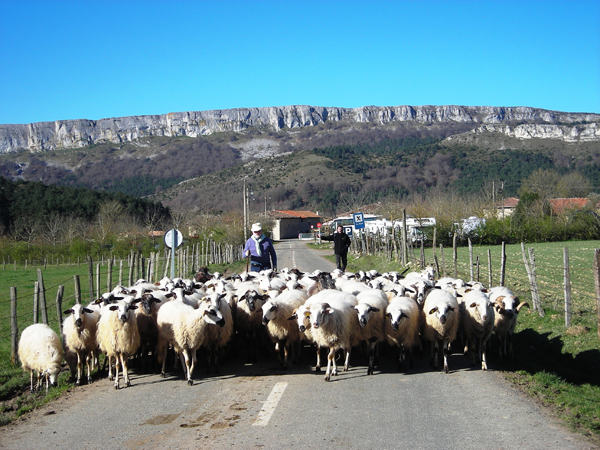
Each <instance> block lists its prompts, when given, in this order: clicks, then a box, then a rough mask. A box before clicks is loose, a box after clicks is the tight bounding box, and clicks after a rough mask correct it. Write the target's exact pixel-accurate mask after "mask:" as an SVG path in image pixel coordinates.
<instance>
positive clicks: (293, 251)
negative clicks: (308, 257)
mask: <svg viewBox="0 0 600 450" xmlns="http://www.w3.org/2000/svg"><path fill="white" fill-rule="evenodd" d="M292 269H296V250H293V249H292Z"/></svg>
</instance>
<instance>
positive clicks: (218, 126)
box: [0, 105, 600, 154]
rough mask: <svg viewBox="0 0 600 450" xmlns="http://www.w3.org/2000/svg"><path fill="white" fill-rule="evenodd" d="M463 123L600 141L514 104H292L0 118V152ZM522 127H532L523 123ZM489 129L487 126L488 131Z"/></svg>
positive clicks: (594, 127)
mask: <svg viewBox="0 0 600 450" xmlns="http://www.w3.org/2000/svg"><path fill="white" fill-rule="evenodd" d="M336 122H345V123H357V124H359V123H360V124H365V123H372V124H374V125H385V124H392V123H398V124H413V125H428V124H429V125H431V124H462V125H464V126H469V125H470V126H472V130H471V131H473V130H475V129H477V128H480V129H481V128H483V127H492V128H493V129H494V131H497V132H502V133H505V134H507V135H510V133H512V134H513V135H515V136H516V137H518V138H520V139H528V138H550V139H559V140H565V141H567V142H577V141H579V140H587V141H590V140H591V141H596V140H599V141H600V114H595V113H569V112H561V111H551V110H545V109H541V108H533V107H525V106H516V107H502V106H460V105H440V106H435V105H424V106H410V105H400V106H361V107H358V108H341V107H323V106H309V105H289V106H280V107H262V108H233V109H224V110H209V111H188V112H177V113H167V114H160V115H145V116H127V117H116V118H114V117H113V118H107V119H100V120H88V119H74V120H57V121H49V122H36V123H30V124H4V125H2V124H0V154H7V153H17V152H23V151H28V152H31V153H39V152H45V151H50V150H59V149H68V148H83V147H87V146H90V145H94V144H98V143H126V142H135V141H137V140H138V139H140V138H144V137H156V136H164V137H177V136H188V137H199V136H207V135H211V134H214V133H219V132H236V133H239V132H244V131H246V130H248V129H250V128H260V129H269V130H272V131H275V132H279V131H282V130H286V129H289V130H294V129H301V128H306V127H312V126H316V125H322V124H326V123H336ZM524 125H528V126H527V127H525V126H524ZM484 131H490V129H488V130H484Z"/></svg>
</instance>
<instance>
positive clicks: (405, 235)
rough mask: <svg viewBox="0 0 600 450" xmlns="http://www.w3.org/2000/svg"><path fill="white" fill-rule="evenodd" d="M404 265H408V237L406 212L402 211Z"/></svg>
mask: <svg viewBox="0 0 600 450" xmlns="http://www.w3.org/2000/svg"><path fill="white" fill-rule="evenodd" d="M401 239H402V265H403V266H406V265H407V264H408V237H407V227H406V210H405V209H403V210H402V237H401Z"/></svg>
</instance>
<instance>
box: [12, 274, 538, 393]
mask: <svg viewBox="0 0 600 450" xmlns="http://www.w3.org/2000/svg"><path fill="white" fill-rule="evenodd" d="M525 305H527V303H521V302H520V301H519V299H518V297H516V296H515V295H514V294H513V293H512V292H511V291H510V290H509V289H507V288H505V287H501V286H499V287H494V288H491V289H489V290H488V289H485V288H484V286H483V285H482V284H480V283H465V282H464V281H463V280H460V279H454V278H440V279H437V280H436V279H435V271H434V270H433V268H431V267H428V268H426V269H425V270H423V271H422V272H411V273H408V274H406V275H405V276H403V275H402V274H400V273H398V272H388V273H384V274H379V273H377V272H376V271H370V272H362V271H359V272H357V273H348V272H346V273H344V272H341V271H339V270H335V271H333V272H331V273H328V272H321V271H315V272H313V273H312V274H305V273H301V272H300V271H298V270H297V269H283V270H281V272H278V273H277V272H274V271H272V270H267V271H263V272H258V273H255V272H249V273H248V272H244V273H243V274H241V275H234V276H232V277H229V278H227V279H224V278H223V277H222V276H221V274H219V273H214V274H210V273H209V272H208V270H207V269H206V268H203V270H201V271H200V272H198V273H197V274H196V275H195V277H194V279H188V280H185V279H181V278H177V279H169V278H164V279H163V280H161V281H160V282H159V283H148V282H146V281H145V280H139V281H138V282H137V283H136V284H135V285H134V286H131V287H127V288H126V287H122V286H118V287H117V288H115V289H114V290H113V291H112V292H108V293H105V294H103V295H102V297H101V298H100V299H98V300H96V301H95V302H93V303H91V304H89V305H87V306H83V305H81V304H75V305H74V306H73V307H72V308H71V309H69V310H67V311H65V314H68V317H67V318H66V319H65V320H64V323H63V326H62V330H63V331H62V342H61V339H60V338H59V336H58V335H57V334H56V333H55V332H54V331H53V330H52V329H51V328H50V327H48V326H47V325H43V324H35V325H31V326H29V327H27V328H26V329H25V330H24V331H23V333H22V335H21V339H20V341H19V359H20V360H21V363H22V366H23V369H24V370H26V371H29V372H30V381H31V391H32V392H33V391H34V390H35V389H36V388H39V387H40V386H41V384H42V380H43V379H45V381H46V389H48V385H49V384H52V385H55V384H56V381H57V376H58V374H59V372H60V370H61V364H62V360H63V357H64V359H65V360H66V361H67V363H68V365H69V367H70V369H71V373H72V374H73V376H74V377H75V378H76V384H77V385H79V384H80V383H81V378H82V376H83V369H84V365H85V368H86V374H87V382H88V383H91V381H92V376H91V373H92V371H93V370H94V369H95V367H96V366H97V365H98V356H99V353H100V352H102V353H104V354H105V356H106V357H105V360H104V362H105V365H106V363H108V376H109V379H110V380H114V387H115V389H118V388H119V378H120V374H119V368H120V369H121V372H122V374H123V379H124V383H125V386H130V384H131V382H130V379H129V374H128V362H129V361H130V360H131V359H132V358H134V357H135V358H136V361H149V362H150V363H154V362H158V363H159V364H161V365H162V369H161V373H162V375H163V376H166V363H167V360H168V358H167V356H168V351H169V350H170V349H172V350H173V351H174V352H175V354H176V355H178V357H179V358H177V357H176V358H175V370H176V369H177V363H178V359H179V360H180V361H181V364H182V366H183V370H184V375H185V378H186V380H187V383H188V384H189V385H192V384H193V373H194V368H195V365H196V362H197V352H198V350H199V349H203V350H204V351H205V353H206V355H207V357H208V362H207V364H208V369H209V370H210V369H213V368H214V369H215V370H218V364H219V357H220V355H222V354H223V352H224V351H227V350H231V347H232V346H233V347H235V348H236V349H240V348H241V347H243V348H244V351H245V352H246V355H247V356H248V358H249V362H255V361H256V358H257V355H258V354H259V352H260V351H261V348H262V347H261V346H262V345H263V338H264V337H265V336H268V337H269V338H270V341H271V342H272V343H274V344H275V349H276V351H277V352H278V356H279V361H280V364H281V365H282V366H283V367H287V366H288V365H289V364H290V359H291V360H292V362H296V360H297V356H298V354H299V348H300V346H301V344H302V343H303V342H305V343H306V342H309V343H312V344H314V347H315V349H316V371H317V372H319V371H321V358H320V357H321V354H320V353H321V352H320V351H321V348H326V349H328V354H327V369H326V372H325V380H327V381H329V380H330V379H331V376H335V375H337V374H338V367H337V363H336V353H337V352H338V351H340V350H341V351H343V352H344V371H346V370H348V367H349V364H350V355H351V351H352V349H353V348H354V347H357V346H358V345H360V344H361V343H364V344H363V345H366V349H367V354H368V369H367V374H368V375H370V374H373V373H374V368H375V364H376V359H377V358H376V357H377V354H378V350H379V346H381V345H385V344H388V345H390V346H392V347H395V348H397V355H398V356H397V359H395V361H396V362H397V364H398V369H399V370H401V369H406V367H407V364H410V365H412V352H413V350H414V349H421V350H422V349H423V344H424V343H426V342H429V343H430V347H431V365H432V366H433V367H434V368H435V369H438V367H439V366H440V365H441V364H442V363H443V368H444V371H445V372H446V373H448V371H449V366H448V356H449V354H450V345H451V343H452V342H453V341H455V340H456V339H457V338H460V341H461V342H462V343H464V351H465V354H467V355H468V356H469V358H470V362H471V364H472V365H475V364H476V361H478V362H480V363H481V368H482V369H483V370H487V362H486V349H487V347H488V340H489V338H490V336H491V335H492V333H495V334H496V335H497V336H498V341H499V353H500V355H501V356H502V357H512V333H513V331H514V329H515V325H516V322H517V315H518V313H519V310H520V309H521V308H522V307H523V306H525ZM63 346H64V350H63ZM113 362H114V375H113ZM34 371H36V372H37V374H38V377H37V384H36V385H35V386H34V380H33V377H34V376H33V374H34Z"/></svg>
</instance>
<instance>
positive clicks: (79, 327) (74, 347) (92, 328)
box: [62, 303, 100, 386]
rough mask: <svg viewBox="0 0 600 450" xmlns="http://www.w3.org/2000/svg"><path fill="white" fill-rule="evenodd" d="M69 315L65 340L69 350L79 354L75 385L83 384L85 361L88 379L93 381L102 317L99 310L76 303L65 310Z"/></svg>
mask: <svg viewBox="0 0 600 450" xmlns="http://www.w3.org/2000/svg"><path fill="white" fill-rule="evenodd" d="M64 314H69V316H68V317H67V318H66V319H65V320H64V322H63V331H62V333H63V342H64V344H65V349H67V352H74V353H75V354H76V356H77V379H76V381H75V385H76V386H79V385H80V384H81V371H82V368H83V361H85V365H86V368H87V381H88V383H91V382H92V375H91V366H92V365H94V358H95V356H96V355H95V354H96V352H97V350H98V342H97V341H96V328H97V326H98V320H99V319H100V314H99V311H94V310H92V309H90V308H87V307H84V306H83V305H81V304H79V303H76V304H75V305H73V307H72V308H71V309H68V310H66V311H64Z"/></svg>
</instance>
